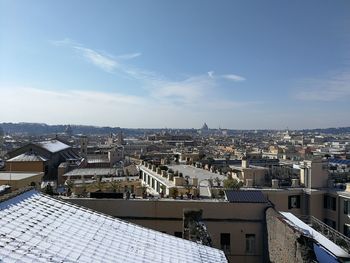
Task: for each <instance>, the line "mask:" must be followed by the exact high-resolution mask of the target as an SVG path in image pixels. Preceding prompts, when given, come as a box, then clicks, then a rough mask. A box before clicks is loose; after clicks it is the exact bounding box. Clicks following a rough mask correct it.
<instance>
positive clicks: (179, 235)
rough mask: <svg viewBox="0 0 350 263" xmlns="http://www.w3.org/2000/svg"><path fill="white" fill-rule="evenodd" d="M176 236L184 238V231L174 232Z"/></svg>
mask: <svg viewBox="0 0 350 263" xmlns="http://www.w3.org/2000/svg"><path fill="white" fill-rule="evenodd" d="M174 236H176V237H181V238H182V232H177V231H176V232H174Z"/></svg>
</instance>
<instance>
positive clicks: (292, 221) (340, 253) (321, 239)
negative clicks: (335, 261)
mask: <svg viewBox="0 0 350 263" xmlns="http://www.w3.org/2000/svg"><path fill="white" fill-rule="evenodd" d="M280 213H281V214H282V215H283V216H284V217H285V218H286V219H287V220H286V221H287V223H288V224H289V225H291V226H295V227H296V228H297V229H299V230H300V231H301V232H303V233H304V234H306V235H309V236H312V238H313V239H315V240H316V241H317V242H318V243H319V244H320V245H322V246H323V247H324V248H326V249H327V250H328V251H330V252H331V253H332V254H333V255H335V256H337V257H344V258H349V257H350V255H349V254H348V253H347V252H346V251H345V250H344V249H342V248H341V247H339V246H338V245H337V244H335V243H334V242H332V241H331V240H329V239H328V238H326V237H325V236H324V235H322V234H321V233H319V232H317V231H316V230H315V229H313V228H312V227H310V226H309V225H307V224H305V223H304V222H303V221H301V220H300V219H299V218H297V217H296V216H295V215H293V214H292V213H288V212H280Z"/></svg>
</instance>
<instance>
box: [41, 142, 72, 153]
mask: <svg viewBox="0 0 350 263" xmlns="http://www.w3.org/2000/svg"><path fill="white" fill-rule="evenodd" d="M35 144H36V145H38V146H40V147H42V148H44V149H45V150H47V151H49V152H51V153H56V152H60V151H63V150H66V149H69V148H71V147H70V146H69V145H67V144H65V143H63V142H61V141H59V140H49V141H41V142H37V143H35Z"/></svg>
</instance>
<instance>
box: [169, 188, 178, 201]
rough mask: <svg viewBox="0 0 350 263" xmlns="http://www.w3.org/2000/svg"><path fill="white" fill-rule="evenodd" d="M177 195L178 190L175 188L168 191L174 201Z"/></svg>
mask: <svg viewBox="0 0 350 263" xmlns="http://www.w3.org/2000/svg"><path fill="white" fill-rule="evenodd" d="M178 194H179V190H178V189H177V188H176V187H174V188H171V189H170V196H171V197H172V198H174V199H176V197H177V195H178Z"/></svg>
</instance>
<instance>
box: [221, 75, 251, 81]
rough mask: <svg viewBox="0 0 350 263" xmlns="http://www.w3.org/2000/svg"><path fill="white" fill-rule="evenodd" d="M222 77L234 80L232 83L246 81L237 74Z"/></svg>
mask: <svg viewBox="0 0 350 263" xmlns="http://www.w3.org/2000/svg"><path fill="white" fill-rule="evenodd" d="M221 77H222V78H224V79H227V80H232V81H236V82H241V81H245V80H246V79H245V78H244V77H242V76H239V75H235V74H227V75H222V76H221Z"/></svg>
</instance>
